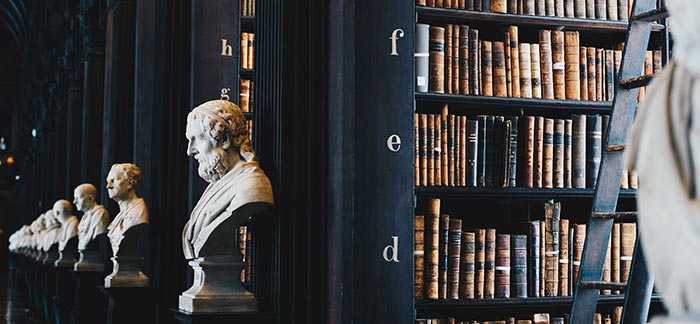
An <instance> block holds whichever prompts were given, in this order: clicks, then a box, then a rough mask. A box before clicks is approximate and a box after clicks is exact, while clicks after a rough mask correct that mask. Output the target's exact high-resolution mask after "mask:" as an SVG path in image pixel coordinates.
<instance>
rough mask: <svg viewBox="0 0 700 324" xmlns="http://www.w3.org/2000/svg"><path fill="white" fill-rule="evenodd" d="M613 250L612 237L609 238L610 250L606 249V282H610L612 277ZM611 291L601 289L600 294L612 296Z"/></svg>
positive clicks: (604, 272) (604, 276)
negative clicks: (611, 251) (611, 258)
mask: <svg viewBox="0 0 700 324" xmlns="http://www.w3.org/2000/svg"><path fill="white" fill-rule="evenodd" d="M611 248H612V235H611V236H610V237H609V238H608V248H607V249H606V252H605V264H604V265H603V281H604V282H610V280H611V278H612V277H611V276H610V264H611V260H610V257H611V254H610V250H611ZM610 292H611V291H610V289H601V290H600V293H601V294H603V295H610Z"/></svg>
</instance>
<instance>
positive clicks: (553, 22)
mask: <svg viewBox="0 0 700 324" xmlns="http://www.w3.org/2000/svg"><path fill="white" fill-rule="evenodd" d="M416 13H417V14H418V22H421V23H465V24H471V23H474V22H479V23H483V24H490V25H500V26H508V25H518V26H532V27H538V28H552V29H561V28H563V29H564V30H577V31H587V32H596V33H601V34H619V35H621V36H623V35H624V34H625V33H626V32H627V27H628V25H629V24H628V23H627V22H626V21H617V20H596V19H582V18H564V17H548V16H532V15H514V14H503V13H493V12H481V11H469V10H457V9H443V8H431V7H420V6H416ZM663 29H664V26H663V25H661V24H654V25H652V31H662V30H663Z"/></svg>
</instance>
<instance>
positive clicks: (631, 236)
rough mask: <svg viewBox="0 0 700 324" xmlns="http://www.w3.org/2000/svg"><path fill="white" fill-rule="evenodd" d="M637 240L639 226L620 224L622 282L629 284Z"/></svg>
mask: <svg viewBox="0 0 700 324" xmlns="http://www.w3.org/2000/svg"><path fill="white" fill-rule="evenodd" d="M636 240H637V224H635V223H622V224H620V282H627V280H628V279H629V275H630V270H631V269H632V255H633V254H634V243H635V241H636Z"/></svg>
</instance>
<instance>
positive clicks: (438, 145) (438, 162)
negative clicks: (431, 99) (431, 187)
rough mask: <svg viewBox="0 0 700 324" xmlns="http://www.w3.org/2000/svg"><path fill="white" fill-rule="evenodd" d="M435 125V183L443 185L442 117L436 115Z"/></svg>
mask: <svg viewBox="0 0 700 324" xmlns="http://www.w3.org/2000/svg"><path fill="white" fill-rule="evenodd" d="M434 122H435V125H434V126H433V130H434V131H433V147H434V148H433V162H434V164H435V170H434V174H435V175H434V178H435V185H436V186H441V185H442V117H441V115H435V120H434Z"/></svg>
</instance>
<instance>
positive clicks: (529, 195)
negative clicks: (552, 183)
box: [415, 187, 637, 201]
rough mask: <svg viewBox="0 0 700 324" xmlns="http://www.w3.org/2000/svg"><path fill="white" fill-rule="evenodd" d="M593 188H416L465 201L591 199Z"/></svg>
mask: <svg viewBox="0 0 700 324" xmlns="http://www.w3.org/2000/svg"><path fill="white" fill-rule="evenodd" d="M593 192H594V189H593V188H586V189H550V188H517V187H516V188H483V187H476V188H475V187H416V188H415V194H416V196H417V197H437V198H464V199H509V200H510V199H513V200H517V201H523V200H533V201H537V200H547V199H590V198H592V197H593ZM636 192H637V191H636V190H633V189H620V198H628V199H629V198H635V197H636Z"/></svg>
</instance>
